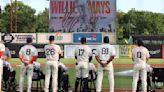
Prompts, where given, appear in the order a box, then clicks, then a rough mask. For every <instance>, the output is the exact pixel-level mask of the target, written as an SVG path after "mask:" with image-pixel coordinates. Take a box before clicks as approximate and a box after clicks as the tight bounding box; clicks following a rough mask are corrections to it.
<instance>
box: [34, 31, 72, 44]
mask: <svg viewBox="0 0 164 92" xmlns="http://www.w3.org/2000/svg"><path fill="white" fill-rule="evenodd" d="M51 35H53V36H55V43H57V44H70V43H72V34H71V33H37V43H38V44H47V43H49V40H48V39H49V36H51Z"/></svg>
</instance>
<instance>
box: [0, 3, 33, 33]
mask: <svg viewBox="0 0 164 92" xmlns="http://www.w3.org/2000/svg"><path fill="white" fill-rule="evenodd" d="M14 5H15V2H13V3H12V6H14ZM11 9H12V7H11V5H9V4H8V5H6V6H5V10H4V12H3V13H2V24H3V28H2V32H10V10H11ZM12 12H13V13H14V12H15V11H14V9H13V11H12ZM13 18H14V17H13ZM12 23H13V25H15V24H14V21H12ZM17 26H18V27H17V32H35V27H36V16H35V9H32V8H31V7H30V6H28V5H24V4H23V3H22V2H21V1H18V2H17ZM13 32H15V31H14V30H13Z"/></svg>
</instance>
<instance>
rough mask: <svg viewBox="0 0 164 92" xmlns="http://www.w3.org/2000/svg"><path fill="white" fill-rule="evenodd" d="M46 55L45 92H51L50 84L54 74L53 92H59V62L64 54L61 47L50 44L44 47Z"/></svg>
mask: <svg viewBox="0 0 164 92" xmlns="http://www.w3.org/2000/svg"><path fill="white" fill-rule="evenodd" d="M44 50H45V55H46V59H47V62H46V74H45V92H49V82H50V77H51V73H52V85H53V86H52V90H53V91H52V92H57V84H58V83H57V82H58V81H57V79H58V60H59V54H61V53H62V51H61V48H60V46H59V45H55V44H48V45H46V46H45V47H44Z"/></svg>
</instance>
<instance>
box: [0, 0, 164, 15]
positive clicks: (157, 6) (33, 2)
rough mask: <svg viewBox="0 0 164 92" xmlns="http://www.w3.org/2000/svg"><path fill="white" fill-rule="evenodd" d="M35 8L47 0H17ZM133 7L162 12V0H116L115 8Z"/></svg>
mask: <svg viewBox="0 0 164 92" xmlns="http://www.w3.org/2000/svg"><path fill="white" fill-rule="evenodd" d="M18 1H23V2H24V3H25V4H27V5H29V6H31V7H32V8H34V9H36V13H39V12H42V11H43V10H44V9H45V8H46V7H47V8H48V7H49V1H48V0H18ZM7 3H10V0H0V5H1V6H2V9H3V7H4V6H5V5H6V4H7ZM132 8H134V9H135V10H143V11H151V12H155V13H164V0H117V10H119V11H123V12H128V11H129V10H131V9H132Z"/></svg>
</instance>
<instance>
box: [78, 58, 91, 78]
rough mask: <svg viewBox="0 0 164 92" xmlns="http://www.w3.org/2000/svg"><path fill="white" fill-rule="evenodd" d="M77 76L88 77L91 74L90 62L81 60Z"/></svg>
mask: <svg viewBox="0 0 164 92" xmlns="http://www.w3.org/2000/svg"><path fill="white" fill-rule="evenodd" d="M76 70H77V72H76V77H77V78H81V77H82V78H87V77H88V74H89V63H88V62H84V61H80V62H78V65H76Z"/></svg>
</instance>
